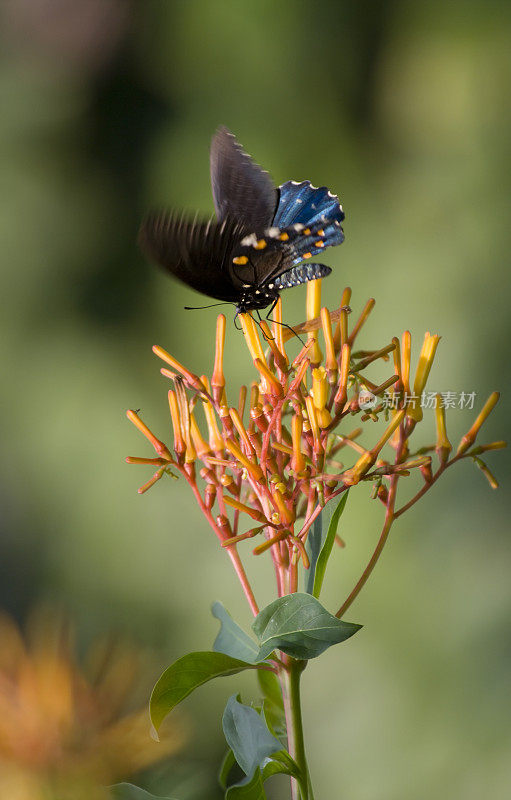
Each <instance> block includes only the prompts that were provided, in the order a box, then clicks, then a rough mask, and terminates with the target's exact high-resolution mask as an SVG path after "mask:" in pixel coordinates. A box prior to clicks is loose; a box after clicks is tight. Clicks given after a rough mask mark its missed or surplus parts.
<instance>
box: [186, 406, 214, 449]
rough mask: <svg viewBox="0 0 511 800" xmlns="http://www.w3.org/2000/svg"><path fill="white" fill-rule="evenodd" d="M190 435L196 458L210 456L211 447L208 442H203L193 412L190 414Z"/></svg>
mask: <svg viewBox="0 0 511 800" xmlns="http://www.w3.org/2000/svg"><path fill="white" fill-rule="evenodd" d="M190 434H191V437H192V443H193V446H194V447H195V450H196V452H197V455H198V457H199V458H204V456H208V455H211V447H210V445H209V444H208V442H206V441H205V440H204V438H203V436H202V434H201V432H200V430H199V426H198V425H197V420H196V419H195V415H194V413H193V412H190Z"/></svg>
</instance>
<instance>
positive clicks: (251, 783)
mask: <svg viewBox="0 0 511 800" xmlns="http://www.w3.org/2000/svg"><path fill="white" fill-rule="evenodd" d="M225 800H267V798H266V792H265V791H264V786H263V776H262V775H261V770H260V769H259V767H258V768H257V769H256V771H255V772H254V774H253V775H252V778H251V779H250V780H247V779H246V778H245V780H243V781H241V782H240V783H236V784H235V785H234V786H229V788H228V789H227V791H226V793H225Z"/></svg>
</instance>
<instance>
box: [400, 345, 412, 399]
mask: <svg viewBox="0 0 511 800" xmlns="http://www.w3.org/2000/svg"><path fill="white" fill-rule="evenodd" d="M411 354H412V335H411V333H410V331H405V332H404V333H403V336H402V337H401V380H402V382H403V392H404V393H405V394H407V395H409V394H410V359H411Z"/></svg>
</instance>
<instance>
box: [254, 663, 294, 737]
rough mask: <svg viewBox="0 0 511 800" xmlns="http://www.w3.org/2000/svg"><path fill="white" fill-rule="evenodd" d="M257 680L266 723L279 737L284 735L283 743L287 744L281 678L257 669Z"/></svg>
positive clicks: (267, 671)
mask: <svg viewBox="0 0 511 800" xmlns="http://www.w3.org/2000/svg"><path fill="white" fill-rule="evenodd" d="M257 680H258V681H259V686H260V688H261V691H262V693H263V698H264V699H263V705H262V713H263V714H264V718H265V720H266V724H267V725H268V728H269V729H270V731H271V732H272V733H273V735H274V736H277V737H278V738H279V739H280V738H281V737H282V739H283V744H284V746H286V744H287V738H286V737H287V729H286V717H285V713H284V701H283V699H282V691H281V688H280V683H279V679H278V678H277V676H276V675H275V673H274V672H270V671H269V670H265V669H260V670H258V671H257Z"/></svg>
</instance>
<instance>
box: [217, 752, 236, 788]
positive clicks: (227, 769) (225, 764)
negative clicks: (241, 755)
mask: <svg viewBox="0 0 511 800" xmlns="http://www.w3.org/2000/svg"><path fill="white" fill-rule="evenodd" d="M235 763H236V759H235V758H234V753H233V752H232V750H231V748H229V749H228V751H227V753H226V754H225V756H224V760H223V761H222V763H221V765H220V770H219V772H218V782H219V784H220V786H221V787H222V789H224V790H225V789H227V781H228V779H229V775H230V774H231V770H232V768H233V767H234V765H235Z"/></svg>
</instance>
